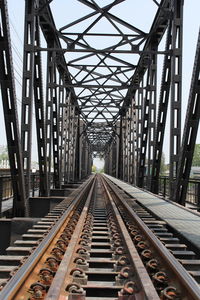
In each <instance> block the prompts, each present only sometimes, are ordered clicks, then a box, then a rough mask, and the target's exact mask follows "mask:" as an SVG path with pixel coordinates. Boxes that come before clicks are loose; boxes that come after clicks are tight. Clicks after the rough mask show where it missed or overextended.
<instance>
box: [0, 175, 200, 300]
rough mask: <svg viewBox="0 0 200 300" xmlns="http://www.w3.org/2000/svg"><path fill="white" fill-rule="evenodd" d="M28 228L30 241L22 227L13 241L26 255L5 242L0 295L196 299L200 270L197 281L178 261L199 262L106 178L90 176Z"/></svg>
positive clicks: (21, 298) (22, 299)
mask: <svg viewBox="0 0 200 300" xmlns="http://www.w3.org/2000/svg"><path fill="white" fill-rule="evenodd" d="M33 230H36V231H34V232H33V231H31V233H30V232H29V233H27V234H29V235H30V234H31V235H34V234H35V240H34V243H33V244H32V242H33V240H32V239H31V237H30V236H29V238H30V239H28V240H27V234H26V235H24V236H23V238H25V239H24V240H22V241H18V242H17V245H18V247H21V248H24V242H23V241H26V243H25V244H26V246H27V245H28V247H27V248H29V249H26V250H27V252H24V253H23V255H26V256H27V257H26V256H25V257H23V255H20V256H19V257H18V259H17V256H18V255H19V252H9V251H12V250H14V249H9V248H8V254H9V256H7V258H8V257H9V259H8V261H10V264H11V266H10V267H11V268H10V272H11V274H10V273H8V272H7V275H9V276H8V277H6V276H7V275H6V276H5V278H2V280H3V281H2V291H1V293H0V300H5V299H16V300H18V299H19V300H25V299H29V300H36V299H45V300H50V299H51V300H53V299H55V300H56V299H59V300H61V299H62V300H64V299H69V300H70V299H71V300H73V299H77V300H78V299H79V300H82V299H90V300H94V299H103V300H107V299H121V300H126V299H129V300H131V299H136V300H145V299H149V300H150V299H151V300H157V299H163V300H164V299H176V300H193V299H200V288H199V284H198V276H196V277H195V276H194V275H195V272H196V275H197V272H198V271H196V269H194V273H193V274H191V275H193V276H194V278H195V279H196V281H195V280H194V279H193V278H192V277H191V276H190V274H189V272H190V270H189V269H188V270H189V272H187V271H186V269H185V268H183V266H182V265H181V264H180V262H181V263H182V264H183V265H184V264H185V265H188V266H189V265H190V267H191V266H193V267H194V268H196V267H198V263H199V262H198V261H197V259H195V258H196V257H195V253H193V254H192V255H191V256H190V255H189V252H190V254H191V251H188V250H187V248H186V246H183V244H180V243H179V240H178V239H177V238H175V237H173V236H172V235H171V234H170V233H169V232H167V231H166V224H165V223H164V222H163V221H161V220H156V219H155V218H154V216H150V215H149V212H147V211H145V209H144V208H142V207H141V206H139V205H138V203H136V202H135V201H134V200H133V199H131V200H130V199H129V198H128V197H127V195H124V194H123V192H122V191H120V190H119V189H118V188H117V187H116V186H115V185H113V184H111V183H110V181H109V180H107V179H106V178H105V177H102V176H95V177H92V178H90V179H89V180H88V181H87V182H85V183H84V186H83V187H82V188H81V189H79V190H77V191H76V193H75V194H74V195H72V196H71V197H70V198H67V199H65V200H64V201H63V202H61V203H60V204H59V205H57V206H56V207H55V209H54V210H53V211H52V212H51V213H50V214H48V216H46V217H45V218H43V219H41V221H40V222H39V224H37V225H36V227H34V229H33ZM37 230H42V231H39V232H38V231H37ZM41 235H42V236H41ZM164 244H165V245H164ZM25 248H26V247H25ZM18 250H19V249H18ZM24 250H25V249H24ZM169 250H170V251H169ZM15 251H16V249H15ZM178 251H179V254H178V253H177V252H178ZM181 251H182V252H185V253H184V254H185V255H186V256H185V258H184V259H182V257H183V256H182V255H183V254H181ZM187 253H188V256H187ZM16 254H17V255H16ZM176 255H177V256H176ZM186 257H187V259H186ZM19 259H20V266H18V267H16V266H14V265H13V261H15V262H16V265H17V262H19ZM188 259H189V260H190V262H186V260H188ZM2 260H3V257H0V262H1V263H0V264H2ZM184 260H185V261H184ZM4 261H6V258H4ZM192 261H193V263H192ZM195 261H196V262H195ZM6 267H8V266H6ZM8 271H9V270H8ZM190 273H191V272H190ZM0 274H1V266H0ZM5 283H6V284H5ZM4 285H5V286H4Z"/></svg>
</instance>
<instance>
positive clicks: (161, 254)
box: [104, 177, 200, 300]
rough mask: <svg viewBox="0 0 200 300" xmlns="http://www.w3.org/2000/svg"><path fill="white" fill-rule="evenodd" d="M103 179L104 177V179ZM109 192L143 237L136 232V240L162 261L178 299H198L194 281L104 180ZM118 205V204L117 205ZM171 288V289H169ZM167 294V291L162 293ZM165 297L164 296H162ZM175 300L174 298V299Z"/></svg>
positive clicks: (117, 190) (198, 295)
mask: <svg viewBox="0 0 200 300" xmlns="http://www.w3.org/2000/svg"><path fill="white" fill-rule="evenodd" d="M104 178H105V177H104ZM106 182H107V183H108V184H109V186H110V188H111V190H112V192H113V193H115V195H116V196H117V198H118V199H119V201H120V204H121V206H123V208H125V211H126V214H127V215H128V214H129V215H130V216H131V217H132V219H133V220H134V222H135V223H136V224H137V225H138V228H139V230H140V232H141V233H142V235H143V236H139V233H140V232H137V238H138V239H139V238H140V237H141V240H145V242H146V243H147V244H148V243H150V245H151V247H152V248H153V249H154V251H155V254H156V255H157V257H158V258H159V260H160V261H162V263H163V266H164V267H166V268H167V269H168V272H169V273H170V275H171V276H172V277H171V279H172V278H173V280H172V281H174V282H173V284H175V285H177V287H178V289H179V292H180V291H181V296H180V295H179V298H180V299H198V300H199V299H200V288H199V285H198V284H197V283H196V282H195V280H194V279H193V278H192V277H191V276H190V274H189V273H188V272H187V271H186V270H185V268H183V266H182V265H181V264H180V263H179V260H177V259H176V258H175V257H174V256H173V255H172V254H171V253H170V251H169V250H168V249H167V248H166V247H165V246H164V245H163V243H162V242H161V241H160V240H159V239H158V238H157V237H156V236H155V234H154V233H153V232H152V230H150V229H149V228H148V227H147V225H146V224H145V223H144V222H143V221H142V220H141V218H140V217H139V216H137V214H136V213H135V212H134V211H133V209H132V208H131V207H130V206H129V205H128V204H127V202H126V201H124V198H123V196H122V191H121V190H120V189H118V188H117V187H116V185H114V184H112V183H111V181H110V180H107V179H106ZM118 205H119V204H118ZM169 279H170V278H169ZM170 288H171V287H170ZM163 293H167V291H165V290H164V291H163ZM163 297H165V296H163ZM172 299H173V298H172ZM175 299H176V298H175Z"/></svg>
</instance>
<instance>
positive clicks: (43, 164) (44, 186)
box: [34, 17, 49, 196]
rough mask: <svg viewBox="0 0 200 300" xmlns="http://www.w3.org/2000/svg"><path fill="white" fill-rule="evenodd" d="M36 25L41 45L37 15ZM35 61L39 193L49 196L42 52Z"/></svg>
mask: <svg viewBox="0 0 200 300" xmlns="http://www.w3.org/2000/svg"><path fill="white" fill-rule="evenodd" d="M35 26H36V27H35V44H36V45H40V32H39V30H40V28H39V19H38V17H36V24H35ZM34 62H35V64H34V100H35V118H36V130H37V146H38V162H39V174H40V190H39V194H40V196H48V195H49V182H48V174H47V151H46V128H45V119H44V95H43V79H42V62H41V54H40V52H35V57H34Z"/></svg>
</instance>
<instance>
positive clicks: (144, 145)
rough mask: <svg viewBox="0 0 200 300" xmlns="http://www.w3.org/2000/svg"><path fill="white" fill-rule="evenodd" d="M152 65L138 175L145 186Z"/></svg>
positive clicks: (146, 94) (147, 83)
mask: <svg viewBox="0 0 200 300" xmlns="http://www.w3.org/2000/svg"><path fill="white" fill-rule="evenodd" d="M150 73H151V72H150V66H149V67H148V71H147V78H146V91H145V99H144V107H143V114H142V128H141V145H140V149H139V162H138V176H137V185H138V186H139V187H143V185H144V176H145V161H146V151H147V137H148V129H149V127H148V126H149V101H150V92H151V89H150V78H151V77H150Z"/></svg>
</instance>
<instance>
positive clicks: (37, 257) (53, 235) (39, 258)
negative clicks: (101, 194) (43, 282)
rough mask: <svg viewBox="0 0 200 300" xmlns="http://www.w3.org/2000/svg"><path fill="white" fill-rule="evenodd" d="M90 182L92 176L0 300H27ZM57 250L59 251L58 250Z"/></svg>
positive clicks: (4, 291)
mask: <svg viewBox="0 0 200 300" xmlns="http://www.w3.org/2000/svg"><path fill="white" fill-rule="evenodd" d="M92 180H93V176H92V177H91V178H90V179H89V180H88V181H87V182H86V183H85V184H83V186H82V190H81V189H80V190H79V191H80V193H79V194H78V195H77V194H76V197H75V198H74V199H72V202H71V204H70V205H69V207H68V209H67V210H66V211H65V212H64V213H63V214H62V215H61V217H60V219H59V214H58V217H57V218H58V220H57V222H56V223H55V225H54V226H53V227H52V228H51V230H50V231H49V232H47V234H46V236H45V237H44V239H43V240H42V241H41V243H40V244H39V245H38V247H37V248H36V249H35V251H33V253H32V254H31V255H30V256H29V257H28V258H27V259H26V260H25V261H24V262H23V264H22V266H21V267H20V268H19V270H18V271H17V273H16V274H15V276H13V277H12V278H11V279H10V280H9V281H8V283H7V284H6V286H5V287H4V288H3V290H2V292H1V293H0V299H1V300H5V299H17V298H16V297H19V299H20V300H22V299H27V297H28V296H30V294H28V293H27V291H28V290H29V289H30V286H31V284H32V283H34V280H37V278H38V274H39V276H40V270H41V269H42V268H43V267H44V265H45V262H46V259H47V258H48V257H51V256H52V253H51V252H52V251H53V248H58V247H54V245H55V243H57V240H58V237H59V236H60V235H61V232H62V229H63V228H64V227H65V226H66V224H67V223H68V220H69V218H70V216H72V214H73V212H74V209H75V208H76V206H77V204H78V203H79V202H80V201H81V200H82V198H83V196H84V195H85V193H86V192H87V191H88V190H89V188H90V185H91V182H92ZM55 214H56V213H55ZM49 217H50V218H51V214H49ZM50 218H49V219H50ZM47 219H48V218H47ZM57 250H58V251H59V248H58V249H57ZM16 295H18V296H16ZM30 299H31V298H30Z"/></svg>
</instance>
